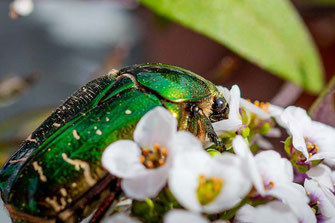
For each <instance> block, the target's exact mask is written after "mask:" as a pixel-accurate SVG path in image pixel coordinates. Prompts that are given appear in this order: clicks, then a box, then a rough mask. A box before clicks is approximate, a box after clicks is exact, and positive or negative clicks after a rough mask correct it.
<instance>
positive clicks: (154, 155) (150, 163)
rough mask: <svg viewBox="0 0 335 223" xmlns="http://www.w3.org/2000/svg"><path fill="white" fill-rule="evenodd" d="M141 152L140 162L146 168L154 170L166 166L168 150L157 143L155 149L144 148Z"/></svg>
mask: <svg viewBox="0 0 335 223" xmlns="http://www.w3.org/2000/svg"><path fill="white" fill-rule="evenodd" d="M141 150H142V155H141V156H140V161H141V163H142V164H143V165H144V166H145V167H146V168H148V169H153V168H157V167H160V166H162V165H164V164H165V161H166V158H167V154H168V150H167V148H165V147H161V146H160V145H159V144H158V143H155V144H154V147H153V148H142V149H141Z"/></svg>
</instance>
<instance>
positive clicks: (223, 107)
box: [209, 97, 229, 122]
mask: <svg viewBox="0 0 335 223" xmlns="http://www.w3.org/2000/svg"><path fill="white" fill-rule="evenodd" d="M228 114H229V105H228V103H227V101H226V100H225V99H224V98H223V97H219V98H214V101H213V104H212V113H211V114H210V115H209V119H210V120H211V122H218V121H221V120H223V119H227V118H228Z"/></svg>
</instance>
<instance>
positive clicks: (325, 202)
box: [304, 179, 335, 220]
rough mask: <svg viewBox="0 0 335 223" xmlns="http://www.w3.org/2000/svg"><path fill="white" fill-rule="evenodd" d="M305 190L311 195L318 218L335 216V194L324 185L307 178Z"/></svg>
mask: <svg viewBox="0 0 335 223" xmlns="http://www.w3.org/2000/svg"><path fill="white" fill-rule="evenodd" d="M304 186H305V190H306V191H307V193H308V196H309V197H310V199H311V201H310V205H311V206H312V208H313V209H314V210H315V212H316V215H317V217H318V219H319V218H320V219H322V220H325V219H330V218H335V196H334V194H333V193H332V192H331V191H330V190H329V189H328V188H326V187H325V186H324V185H322V184H319V183H318V182H317V181H315V180H313V179H312V180H308V179H306V180H305V183H304Z"/></svg>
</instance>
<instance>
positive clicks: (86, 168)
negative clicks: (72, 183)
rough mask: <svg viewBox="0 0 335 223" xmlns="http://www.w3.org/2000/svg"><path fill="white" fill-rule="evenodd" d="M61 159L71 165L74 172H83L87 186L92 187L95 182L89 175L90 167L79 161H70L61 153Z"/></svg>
mask: <svg viewBox="0 0 335 223" xmlns="http://www.w3.org/2000/svg"><path fill="white" fill-rule="evenodd" d="M62 157H63V159H64V161H65V162H67V163H69V164H71V165H73V166H74V168H75V170H77V171H79V170H80V169H83V170H84V177H85V180H86V182H87V184H88V185H90V186H93V185H94V184H95V183H96V180H95V179H94V178H93V177H92V175H91V171H90V165H89V164H88V163H87V162H85V161H82V160H79V159H70V158H69V157H68V156H67V154H66V153H62Z"/></svg>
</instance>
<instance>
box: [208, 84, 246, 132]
mask: <svg viewBox="0 0 335 223" xmlns="http://www.w3.org/2000/svg"><path fill="white" fill-rule="evenodd" d="M217 88H218V90H219V91H220V93H221V94H222V95H223V97H224V98H225V99H226V101H227V102H228V105H229V115H228V119H224V120H221V121H218V122H215V123H213V128H214V130H215V132H217V133H218V134H219V135H222V134H223V133H224V132H227V131H236V130H237V129H238V128H240V127H241V125H242V120H241V118H240V112H239V109H240V96H241V92H240V88H239V87H238V86H237V85H234V86H233V87H232V88H231V90H230V91H229V90H228V89H227V88H224V87H222V86H217Z"/></svg>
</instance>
